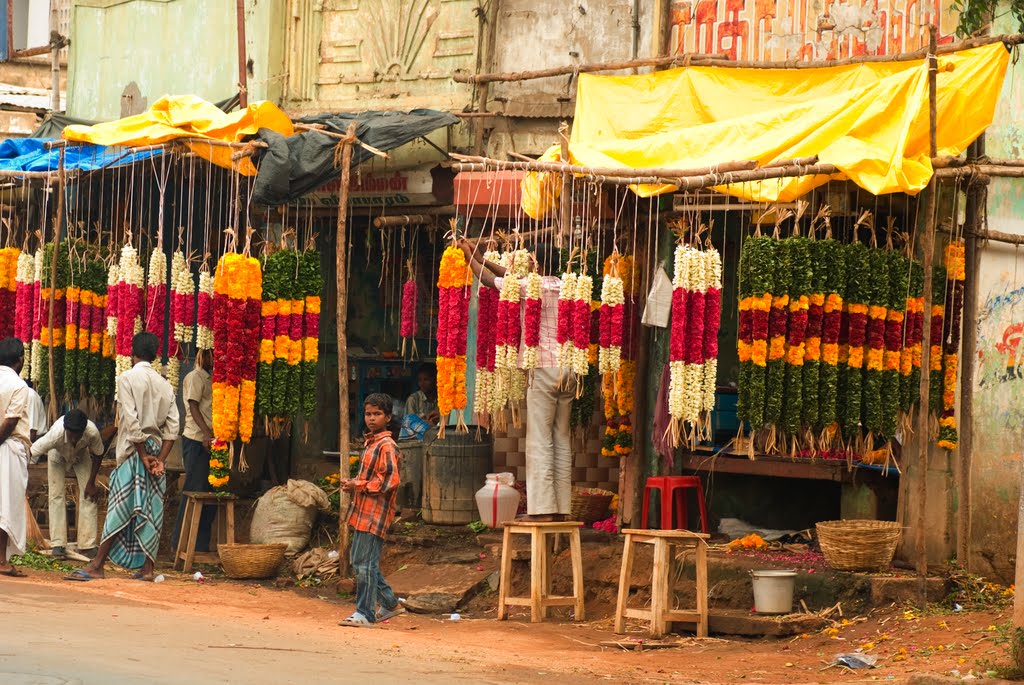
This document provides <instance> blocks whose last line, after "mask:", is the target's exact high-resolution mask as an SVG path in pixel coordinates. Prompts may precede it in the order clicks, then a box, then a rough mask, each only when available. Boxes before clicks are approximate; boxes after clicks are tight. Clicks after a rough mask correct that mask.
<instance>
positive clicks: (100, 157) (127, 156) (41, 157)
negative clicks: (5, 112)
mask: <svg viewBox="0 0 1024 685" xmlns="http://www.w3.org/2000/svg"><path fill="white" fill-rule="evenodd" d="M48 142H52V141H51V140H48V139H44V138H8V139H7V140H5V141H3V142H2V143H0V169H2V170H5V171H56V170H57V164H58V160H59V158H60V150H58V149H52V150H48V149H47V148H46V147H45V144H46V143H48ZM160 154H162V153H161V151H160V150H147V151H145V152H131V153H129V152H128V151H127V150H123V149H121V148H111V147H102V146H100V145H69V146H68V147H67V148H66V149H65V153H64V167H65V169H68V170H72V169H77V170H79V171H94V170H96V169H106V168H113V167H119V166H124V165H126V164H132V163H134V162H138V161H141V160H144V159H149V158H150V157H155V156H158V155H160Z"/></svg>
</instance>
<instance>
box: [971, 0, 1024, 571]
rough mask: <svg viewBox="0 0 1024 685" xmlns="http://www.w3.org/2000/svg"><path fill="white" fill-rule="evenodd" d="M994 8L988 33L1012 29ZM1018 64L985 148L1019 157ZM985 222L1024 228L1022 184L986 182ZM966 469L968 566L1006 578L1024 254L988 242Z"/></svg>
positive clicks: (1023, 153) (1017, 441)
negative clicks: (968, 480)
mask: <svg viewBox="0 0 1024 685" xmlns="http://www.w3.org/2000/svg"><path fill="white" fill-rule="evenodd" d="M1007 15H1008V13H1001V12H997V16H999V17H1000V19H997V22H996V26H994V27H993V33H1001V32H1010V33H1012V32H1014V31H1015V30H1016V27H1015V26H1013V25H1012V22H1011V21H1010V19H1009V17H1008V16H1007ZM1021 84H1024V65H1022V64H1020V63H1017V64H1014V63H1012V62H1011V65H1010V68H1009V70H1008V72H1007V75H1006V82H1005V83H1004V84H1003V92H1002V97H1001V98H1000V101H999V107H998V109H997V110H996V115H995V120H994V122H993V125H992V126H991V127H990V128H989V129H988V131H987V133H986V134H985V147H986V153H987V154H988V155H989V156H991V157H996V158H1015V159H1020V158H1021V157H1024V115H1022V114H1021V112H1024V87H1022V85H1021ZM988 192H989V201H988V225H989V228H991V229H993V230H999V231H1004V232H1007V233H1016V234H1022V233H1024V182H1022V181H1021V180H1019V179H995V178H994V179H992V183H991V185H990V186H989V191H988ZM976 277H977V278H978V279H979V284H980V288H979V312H978V322H977V326H978V328H977V335H978V360H977V363H978V366H977V373H976V374H975V384H974V412H975V423H974V459H973V462H972V473H971V497H972V499H971V503H972V513H971V557H970V564H971V569H972V570H973V571H975V572H977V573H981V574H983V575H991V576H992V577H995V578H1000V579H1002V580H1003V581H1005V582H1012V581H1013V569H1014V561H1015V554H1014V550H1015V549H1016V535H1017V501H1018V496H1019V491H1020V490H1019V484H1020V469H1021V453H1022V450H1024V442H1022V440H1024V367H1022V364H1024V345H1022V344H1021V343H1022V340H1024V254H1021V253H1020V252H1019V251H1018V250H1016V249H1014V248H1013V247H1012V246H1008V245H1005V244H1000V243H990V244H989V245H988V246H986V247H985V248H984V250H983V251H982V254H981V270H980V272H979V273H978V274H976Z"/></svg>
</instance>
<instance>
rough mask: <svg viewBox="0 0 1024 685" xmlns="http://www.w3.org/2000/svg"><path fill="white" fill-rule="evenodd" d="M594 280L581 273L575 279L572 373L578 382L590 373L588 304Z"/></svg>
mask: <svg viewBox="0 0 1024 685" xmlns="http://www.w3.org/2000/svg"><path fill="white" fill-rule="evenodd" d="M593 292H594V279H593V278H591V277H590V276H588V275H587V274H585V273H583V274H580V275H578V276H577V277H576V296H575V297H574V298H573V302H572V344H573V351H572V371H573V373H574V374H576V378H577V380H578V381H579V382H582V381H583V379H584V378H585V377H586V376H587V374H589V373H590V337H591V336H590V333H591V330H590V329H591V320H590V302H591V298H592V297H593Z"/></svg>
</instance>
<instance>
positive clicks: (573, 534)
mask: <svg viewBox="0 0 1024 685" xmlns="http://www.w3.org/2000/svg"><path fill="white" fill-rule="evenodd" d="M581 527H583V524H582V523H579V522H577V521H566V522H559V523H539V522H533V521H513V522H509V523H506V524H505V535H504V538H503V540H502V544H501V575H500V579H499V586H498V620H499V621H504V620H505V619H507V618H508V607H510V606H523V607H530V621H531V622H532V623H540V622H542V621H543V620H544V619H545V618H547V617H548V614H549V611H548V610H549V609H550V608H551V607H559V606H571V607H573V612H574V615H575V617H576V620H577V621H582V620H583V616H584V608H583V553H582V547H581V546H580V528H581ZM562 533H565V534H567V535H568V536H569V549H570V555H571V557H572V595H571V596H555V595H552V594H551V577H552V572H551V565H552V562H553V559H552V556H553V545H554V541H555V537H556V536H557V535H560V534H562ZM513 535H529V536H530V596H529V597H511V596H510V592H511V588H510V586H511V584H512V536H513Z"/></svg>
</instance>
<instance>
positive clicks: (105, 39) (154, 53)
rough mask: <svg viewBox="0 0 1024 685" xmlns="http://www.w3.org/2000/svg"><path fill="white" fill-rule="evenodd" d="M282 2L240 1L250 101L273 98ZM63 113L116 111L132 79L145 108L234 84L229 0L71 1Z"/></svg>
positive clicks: (104, 115)
mask: <svg viewBox="0 0 1024 685" xmlns="http://www.w3.org/2000/svg"><path fill="white" fill-rule="evenodd" d="M284 3H285V0H246V45H247V52H248V55H249V59H250V60H251V65H252V66H251V72H250V74H249V76H248V81H249V99H250V101H253V100H262V99H271V100H277V99H278V98H279V94H280V87H281V85H280V76H281V73H282V71H283V63H284V62H283V59H284V44H283V37H284V20H283V12H284ZM71 35H72V37H73V38H72V42H71V47H70V54H69V58H68V59H69V67H68V70H69V78H68V82H69V90H68V113H69V114H70V115H72V116H76V117H82V118H85V119H102V120H107V119H116V118H118V117H120V116H121V94H122V92H123V91H124V89H125V87H126V86H128V85H129V84H130V83H133V82H134V83H136V84H137V85H138V88H139V91H140V92H141V95H142V99H143V100H144V102H145V104H146V106H148V105H150V104H152V103H153V102H155V101H156V100H157V99H158V98H160V96H162V95H166V94H175V95H177V94H194V95H198V96H200V97H202V98H205V99H207V100H209V101H211V102H216V101H219V100H224V99H226V98H229V97H231V96H232V95H233V94H234V93H235V92H237V90H238V86H237V83H238V47H237V46H238V44H237V39H236V35H237V22H236V18H235V3H233V2H216V3H211V2H207V1H206V0H76V1H75V4H74V6H73V8H72V17H71Z"/></svg>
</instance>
